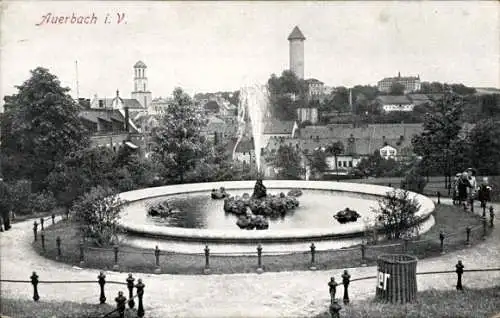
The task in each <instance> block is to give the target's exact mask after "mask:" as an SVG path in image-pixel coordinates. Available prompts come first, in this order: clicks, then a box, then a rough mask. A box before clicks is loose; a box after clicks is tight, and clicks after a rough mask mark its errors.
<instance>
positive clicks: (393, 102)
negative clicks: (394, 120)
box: [375, 95, 415, 113]
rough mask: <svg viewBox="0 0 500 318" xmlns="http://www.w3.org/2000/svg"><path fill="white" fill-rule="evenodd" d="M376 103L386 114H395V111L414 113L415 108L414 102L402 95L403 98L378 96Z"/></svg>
mask: <svg viewBox="0 0 500 318" xmlns="http://www.w3.org/2000/svg"><path fill="white" fill-rule="evenodd" d="M375 103H376V104H378V106H379V107H380V108H382V110H383V111H384V112H386V113H388V112H394V111H399V112H411V111H413V108H414V107H415V104H413V102H412V101H410V100H409V99H408V97H406V96H404V95H402V96H391V95H384V96H378V97H377V98H376V99H375Z"/></svg>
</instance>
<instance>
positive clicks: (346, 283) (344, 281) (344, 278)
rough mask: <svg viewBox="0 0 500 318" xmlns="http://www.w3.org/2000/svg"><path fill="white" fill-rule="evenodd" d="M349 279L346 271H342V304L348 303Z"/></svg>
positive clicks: (349, 276)
mask: <svg viewBox="0 0 500 318" xmlns="http://www.w3.org/2000/svg"><path fill="white" fill-rule="evenodd" d="M350 279H351V275H349V273H348V272H347V269H346V270H344V274H342V284H343V285H344V304H348V303H349V292H348V290H347V289H348V287H349V282H350Z"/></svg>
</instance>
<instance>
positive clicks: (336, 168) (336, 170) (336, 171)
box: [334, 156, 339, 182]
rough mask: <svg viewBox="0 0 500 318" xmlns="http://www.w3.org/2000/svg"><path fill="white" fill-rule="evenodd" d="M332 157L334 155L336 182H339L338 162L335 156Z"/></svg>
mask: <svg viewBox="0 0 500 318" xmlns="http://www.w3.org/2000/svg"><path fill="white" fill-rule="evenodd" d="M334 157H335V173H336V175H337V182H339V164H338V162H337V156H334Z"/></svg>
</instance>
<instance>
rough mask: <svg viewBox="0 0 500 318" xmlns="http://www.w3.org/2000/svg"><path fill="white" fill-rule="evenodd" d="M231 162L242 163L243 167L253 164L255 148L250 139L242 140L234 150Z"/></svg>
mask: <svg viewBox="0 0 500 318" xmlns="http://www.w3.org/2000/svg"><path fill="white" fill-rule="evenodd" d="M233 160H234V161H238V162H241V163H243V164H244V165H252V164H254V163H255V148H254V143H253V140H252V139H249V138H243V139H242V140H240V142H239V143H238V144H237V145H236V149H234V153H233Z"/></svg>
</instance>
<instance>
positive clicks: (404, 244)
mask: <svg viewBox="0 0 500 318" xmlns="http://www.w3.org/2000/svg"><path fill="white" fill-rule="evenodd" d="M409 243H410V239H409V238H407V237H405V238H404V239H403V250H404V252H405V253H408V246H409Z"/></svg>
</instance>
